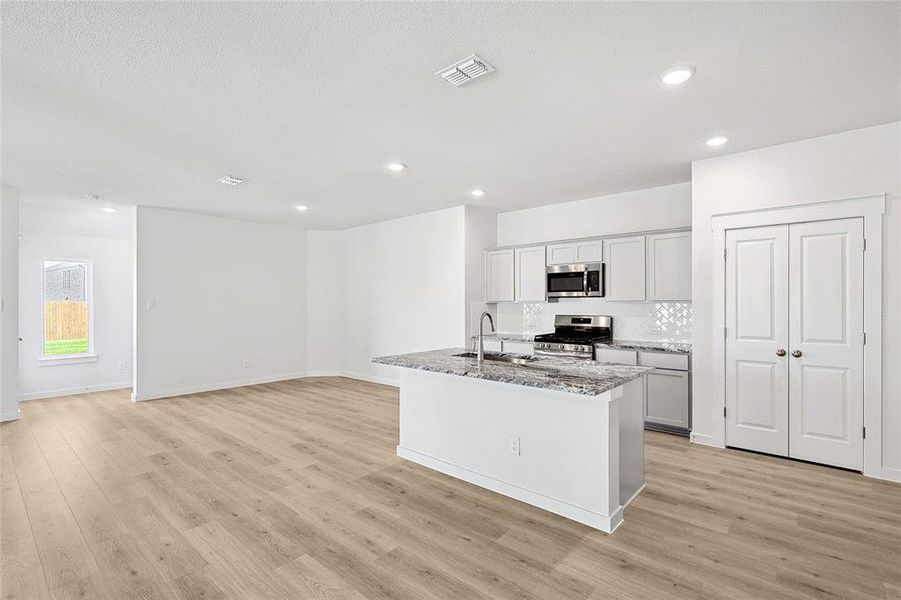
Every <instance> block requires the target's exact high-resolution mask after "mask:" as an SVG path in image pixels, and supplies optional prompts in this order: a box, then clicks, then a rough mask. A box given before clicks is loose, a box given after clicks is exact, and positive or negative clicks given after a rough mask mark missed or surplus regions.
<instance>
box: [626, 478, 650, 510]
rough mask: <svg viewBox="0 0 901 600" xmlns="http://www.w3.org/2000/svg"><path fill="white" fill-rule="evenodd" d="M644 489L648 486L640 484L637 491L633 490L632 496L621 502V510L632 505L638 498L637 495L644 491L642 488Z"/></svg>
mask: <svg viewBox="0 0 901 600" xmlns="http://www.w3.org/2000/svg"><path fill="white" fill-rule="evenodd" d="M646 487H648V484H646V483H642V484H641V487H640V488H638V489H637V490H635V493H634V494H632V495H631V496H630V497H629V499H628V500H626V501H625V502H623V508H629V505H630V504H632V503H633V502H634V501H635V499H636V498H638V495H639V494H640V493H642V492H643V491H644V488H646Z"/></svg>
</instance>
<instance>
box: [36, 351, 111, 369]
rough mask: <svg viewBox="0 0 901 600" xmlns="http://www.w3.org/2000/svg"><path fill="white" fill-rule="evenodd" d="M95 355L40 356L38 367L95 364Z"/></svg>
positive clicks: (96, 357) (96, 358)
mask: <svg viewBox="0 0 901 600" xmlns="http://www.w3.org/2000/svg"><path fill="white" fill-rule="evenodd" d="M98 358H99V357H98V356H97V355H96V354H60V355H58V356H42V357H41V358H39V359H38V366H39V367H55V366H59V365H80V364H82V363H95V362H97V360H98Z"/></svg>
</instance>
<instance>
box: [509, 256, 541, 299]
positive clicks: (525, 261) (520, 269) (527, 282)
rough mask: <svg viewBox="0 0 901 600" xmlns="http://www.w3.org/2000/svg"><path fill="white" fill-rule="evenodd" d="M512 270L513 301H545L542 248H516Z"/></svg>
mask: <svg viewBox="0 0 901 600" xmlns="http://www.w3.org/2000/svg"><path fill="white" fill-rule="evenodd" d="M514 269H515V271H514V273H515V275H514V284H513V286H514V290H515V293H514V300H516V301H517V302H544V301H545V299H546V294H545V282H546V274H545V262H544V246H532V247H529V248H517V249H516V251H515V256H514Z"/></svg>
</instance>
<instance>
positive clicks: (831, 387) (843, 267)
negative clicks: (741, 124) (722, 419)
mask: <svg viewBox="0 0 901 600" xmlns="http://www.w3.org/2000/svg"><path fill="white" fill-rule="evenodd" d="M863 244H864V242H863V222H862V220H861V219H842V220H837V221H821V222H815V223H799V224H792V225H778V226H774V227H754V228H749V229H739V230H732V231H728V232H727V233H726V298H725V302H726V444H727V445H728V446H733V447H737V448H746V449H749V450H757V451H760V452H766V453H769V454H776V455H779V456H788V457H791V458H798V459H802V460H809V461H813V462H818V463H823V464H829V465H835V466H838V467H845V468H848V469H856V470H861V469H862V468H863V344H864V333H863V251H864V245H863Z"/></svg>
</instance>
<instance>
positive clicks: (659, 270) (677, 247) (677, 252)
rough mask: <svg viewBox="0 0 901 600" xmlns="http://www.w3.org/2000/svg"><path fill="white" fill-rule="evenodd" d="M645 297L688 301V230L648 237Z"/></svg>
mask: <svg viewBox="0 0 901 600" xmlns="http://www.w3.org/2000/svg"><path fill="white" fill-rule="evenodd" d="M647 244H648V300H691V233H690V232H687V231H685V232H681V233H664V234H660V235H649V236H647Z"/></svg>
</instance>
